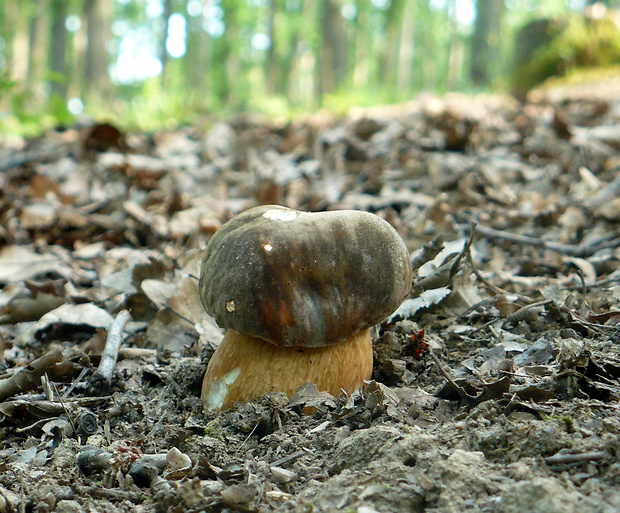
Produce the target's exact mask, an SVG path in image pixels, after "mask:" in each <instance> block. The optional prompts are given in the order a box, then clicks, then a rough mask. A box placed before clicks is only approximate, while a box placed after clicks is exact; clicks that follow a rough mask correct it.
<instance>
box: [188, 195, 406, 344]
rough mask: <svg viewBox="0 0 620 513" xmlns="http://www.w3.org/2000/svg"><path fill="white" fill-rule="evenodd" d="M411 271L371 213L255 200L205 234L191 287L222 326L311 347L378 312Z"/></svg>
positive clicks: (394, 301)
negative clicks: (309, 208)
mask: <svg viewBox="0 0 620 513" xmlns="http://www.w3.org/2000/svg"><path fill="white" fill-rule="evenodd" d="M411 278H412V270H411V262H410V260H409V253H408V251H407V248H406V247H405V244H404V242H403V240H402V239H401V238H400V236H399V235H398V233H397V232H396V230H394V228H392V227H391V226H390V225H389V224H388V223H387V222H386V221H384V220H383V219H381V218H380V217H378V216H376V215H374V214H370V213H368V212H360V211H355V210H340V211H333V212H320V213H309V212H299V211H296V210H291V209H288V208H285V207H280V206H261V207H255V208H252V209H250V210H247V211H245V212H243V213H241V214H239V215H237V216H235V217H234V218H233V219H231V220H230V221H228V222H227V223H226V224H224V225H223V226H222V227H221V228H220V229H219V230H218V231H217V232H216V233H215V235H213V237H212V238H211V240H210V241H209V243H208V244H207V247H206V249H205V254H204V257H203V260H202V268H201V271H200V285H199V286H200V289H199V290H200V297H201V300H202V303H203V305H204V307H205V309H206V310H207V312H208V313H209V314H211V315H212V316H213V317H214V318H215V320H216V321H217V323H218V324H219V325H220V326H221V327H223V328H232V329H234V330H236V331H238V332H240V333H244V334H246V335H253V336H256V337H260V338H262V339H265V340H267V341H269V342H272V343H274V344H278V345H284V346H291V345H298V346H308V347H318V346H323V345H328V344H335V343H337V342H341V341H343V340H346V339H347V338H349V337H351V336H353V335H354V334H355V333H357V332H358V331H359V330H361V329H364V328H368V327H370V326H373V325H375V324H377V323H378V322H380V321H382V320H383V319H384V318H385V317H386V316H388V315H389V314H390V313H392V312H393V311H394V310H395V309H396V308H397V307H398V306H399V305H400V303H401V302H402V300H403V299H404V298H405V297H406V296H407V294H408V293H409V291H410V289H411Z"/></svg>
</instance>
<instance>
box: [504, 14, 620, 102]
mask: <svg viewBox="0 0 620 513" xmlns="http://www.w3.org/2000/svg"><path fill="white" fill-rule="evenodd" d="M533 30H534V31H545V33H544V37H543V41H544V40H546V41H545V42H544V43H543V44H540V45H538V46H537V47H533V46H530V47H529V48H525V49H520V48H519V45H526V46H527V44H528V43H527V38H528V37H531V34H532V31H533ZM517 46H518V48H517V53H518V59H517V60H518V64H517V66H516V67H515V70H514V72H513V79H512V83H513V89H514V90H515V92H517V94H519V93H521V94H523V93H525V92H527V91H528V90H530V89H532V88H533V87H534V86H536V85H538V84H541V83H543V82H544V81H545V80H547V79H548V78H550V77H553V76H567V75H570V74H571V72H572V71H574V70H576V69H584V68H597V69H606V68H609V67H613V66H616V65H620V28H619V27H618V26H617V25H616V24H615V23H614V21H613V20H612V19H611V18H610V17H606V18H602V19H590V18H584V17H583V16H579V15H573V16H569V17H568V18H563V19H559V20H546V22H545V23H544V24H543V23H540V20H539V21H538V25H537V26H535V27H534V26H530V25H528V26H526V27H524V28H523V29H522V32H521V35H520V37H519V38H518V40H517Z"/></svg>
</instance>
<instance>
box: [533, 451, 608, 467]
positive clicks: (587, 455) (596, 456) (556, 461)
mask: <svg viewBox="0 0 620 513" xmlns="http://www.w3.org/2000/svg"><path fill="white" fill-rule="evenodd" d="M605 456H606V453H604V452H603V451H594V452H583V453H581V454H556V455H555V456H549V457H548V458H545V463H546V464H547V465H566V464H568V463H581V462H583V461H599V460H602V459H603V458H604V457H605Z"/></svg>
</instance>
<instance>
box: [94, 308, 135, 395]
mask: <svg viewBox="0 0 620 513" xmlns="http://www.w3.org/2000/svg"><path fill="white" fill-rule="evenodd" d="M130 319H131V315H130V313H129V312H128V311H127V310H122V311H121V312H119V314H118V315H117V316H116V318H115V319H114V321H113V322H112V324H111V325H110V328H109V330H108V337H107V339H106V342H105V348H104V349H103V352H102V353H101V362H99V367H98V368H97V370H96V371H95V373H94V374H93V375H92V377H91V378H90V386H91V388H92V390H93V392H94V393H95V394H96V395H102V394H106V393H107V392H108V390H109V389H110V384H111V383H112V375H113V374H114V369H115V368H116V361H117V360H118V351H119V349H120V348H121V344H122V343H123V329H124V328H125V325H126V324H127V323H128V322H129V320H130Z"/></svg>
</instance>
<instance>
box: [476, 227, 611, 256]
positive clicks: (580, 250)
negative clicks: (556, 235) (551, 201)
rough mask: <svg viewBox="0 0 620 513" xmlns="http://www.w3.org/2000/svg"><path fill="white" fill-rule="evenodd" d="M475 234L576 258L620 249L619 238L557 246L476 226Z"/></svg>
mask: <svg viewBox="0 0 620 513" xmlns="http://www.w3.org/2000/svg"><path fill="white" fill-rule="evenodd" d="M474 229H475V230H476V232H478V233H479V234H480V235H484V236H485V237H490V238H492V239H501V240H505V241H508V242H514V243H516V244H525V245H528V246H536V247H542V248H545V249H549V250H551V251H557V252H558V253H563V254H565V255H572V256H575V257H578V258H586V257H589V256H592V255H593V254H594V253H596V252H597V251H600V250H602V249H608V248H617V247H620V237H616V238H614V239H613V240H609V241H603V242H599V243H596V244H591V245H590V244H584V245H575V244H559V243H557V242H551V241H548V240H545V239H542V238H540V237H530V236H528V235H518V234H516V233H510V232H504V231H502V230H494V229H493V228H489V227H487V226H480V225H476V226H475V228H474Z"/></svg>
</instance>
